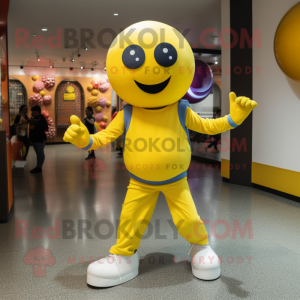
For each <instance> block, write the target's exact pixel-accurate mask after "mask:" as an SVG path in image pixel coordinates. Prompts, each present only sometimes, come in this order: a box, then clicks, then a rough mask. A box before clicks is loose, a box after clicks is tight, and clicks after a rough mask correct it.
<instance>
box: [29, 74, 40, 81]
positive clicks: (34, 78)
mask: <svg viewBox="0 0 300 300" xmlns="http://www.w3.org/2000/svg"><path fill="white" fill-rule="evenodd" d="M38 78H39V76H38V75H32V76H31V79H32V80H33V81H36V80H38Z"/></svg>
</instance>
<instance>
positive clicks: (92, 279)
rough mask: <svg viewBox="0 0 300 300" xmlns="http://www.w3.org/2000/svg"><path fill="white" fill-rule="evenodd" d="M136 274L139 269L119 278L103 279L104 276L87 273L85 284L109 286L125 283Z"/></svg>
mask: <svg viewBox="0 0 300 300" xmlns="http://www.w3.org/2000/svg"><path fill="white" fill-rule="evenodd" d="M138 274H139V270H136V271H134V272H131V273H130V274H128V275H126V276H124V277H121V279H120V278H118V279H105V278H100V277H97V276H94V275H90V274H87V284H89V285H91V286H95V287H110V286H115V285H119V284H122V283H125V282H127V281H129V280H131V279H133V278H135V277H136V276H138Z"/></svg>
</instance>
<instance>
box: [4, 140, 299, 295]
mask: <svg viewBox="0 0 300 300" xmlns="http://www.w3.org/2000/svg"><path fill="white" fill-rule="evenodd" d="M46 155H47V158H46V162H45V165H44V171H43V174H42V175H38V174H36V175H31V174H29V173H28V170H29V169H30V168H32V167H34V166H35V157H34V153H33V150H32V149H31V150H30V155H29V162H28V166H27V167H26V169H25V173H26V177H25V178H17V179H16V180H15V206H14V212H13V215H12V217H11V219H10V221H9V222H8V223H5V224H0V236H1V245H0V254H1V256H0V270H1V272H0V291H1V294H0V299H72V300H75V299H280V300H283V299H300V284H299V283H300V271H299V270H300V238H299V228H300V218H299V217H300V204H298V203H294V202H292V201H289V200H286V199H283V198H281V197H277V196H273V195H270V194H268V193H265V192H262V191H258V190H255V189H251V188H248V187H242V186H234V185H231V184H227V183H224V182H222V180H221V177H220V174H219V171H217V170H203V168H202V166H201V167H199V168H198V170H197V168H193V171H190V172H189V176H188V177H189V184H190V187H191V191H192V194H193V197H194V200H195V203H196V206H197V209H198V211H199V214H200V216H201V218H202V219H206V220H207V222H209V224H208V225H207V230H208V232H209V234H210V243H211V245H212V247H213V248H214V249H215V251H216V252H217V254H218V255H219V256H221V257H222V259H223V263H222V275H221V277H220V278H219V279H218V280H216V281H212V282H203V281H199V280H197V279H196V278H195V277H193V275H192V273H191V270H190V265H189V263H188V262H184V258H185V257H186V255H187V253H188V248H189V245H188V244H187V242H186V241H185V240H184V239H182V238H181V237H180V236H179V237H178V236H177V234H176V232H175V231H174V230H173V229H172V227H171V225H170V224H169V223H168V220H169V221H170V220H171V215H170V213H169V211H168V207H167V204H166V202H165V199H164V197H163V196H162V195H161V196H160V197H159V200H158V203H157V207H156V209H155V212H154V215H153V218H152V221H151V224H152V227H153V232H152V234H151V232H150V234H151V235H150V236H148V237H147V238H145V239H143V240H142V242H141V246H140V248H139V256H140V259H141V260H140V274H139V276H138V277H137V278H135V279H134V280H132V281H130V282H127V283H125V284H123V285H121V286H117V287H113V288H108V289H92V288H89V287H88V286H87V285H86V268H87V265H88V261H89V259H90V257H92V256H93V257H94V258H97V257H99V256H101V255H104V256H106V255H107V254H108V250H109V248H110V247H111V245H113V244H114V242H115V232H116V226H115V225H114V224H115V223H116V221H117V219H118V218H119V215H120V211H121V207H122V202H123V199H124V196H125V193H126V187H127V185H128V179H129V177H128V174H127V171H126V170H124V169H122V167H123V160H122V158H119V157H118V156H117V154H116V153H110V152H100V151H97V152H96V155H97V157H100V158H102V159H103V161H104V162H105V165H106V170H105V171H99V174H98V179H91V178H90V176H91V175H90V173H89V171H88V170H85V169H84V157H85V156H86V153H84V152H81V151H77V150H76V149H75V147H73V146H71V145H56V146H47V147H46ZM192 163H193V164H199V162H192ZM118 164H120V170H117V169H116V166H118ZM55 219H59V224H60V237H59V239H49V238H47V237H45V236H43V237H42V238H41V239H34V238H32V236H31V235H30V232H31V230H32V229H33V228H34V227H36V226H39V227H42V228H43V229H44V230H46V228H48V227H49V226H54V224H55ZM103 219H105V220H106V222H109V223H110V224H113V225H112V228H113V229H112V230H113V231H112V232H111V233H110V232H109V231H108V226H107V225H104V224H102V225H101V226H100V231H98V230H97V229H96V230H95V226H96V224H97V222H98V221H99V220H103ZM16 220H24V221H25V222H27V223H28V229H27V233H28V234H29V235H30V239H26V238H25V237H23V236H22V235H20V237H19V239H17V238H16V236H15V231H16V226H15V221H16ZM67 220H70V221H71V222H72V221H73V222H74V225H75V227H74V229H75V237H73V238H69V239H67V238H66V237H65V236H64V234H67V233H68V234H70V233H71V232H70V231H69V232H67V231H66V230H64V229H63V224H66V222H67ZM81 220H86V222H87V224H91V229H90V230H89V233H90V237H89V238H87V237H86V236H84V235H83V236H82V237H81V236H80V233H79V231H78V225H79V224H80V222H81ZM218 220H220V222H223V223H225V224H227V226H228V234H227V235H228V236H227V237H225V235H224V233H225V226H224V225H218V226H217V228H216V230H215V231H214V230H212V227H213V226H214V225H213V224H216V223H215V222H216V221H218ZM234 220H237V221H234ZM247 220H248V223H246V222H247ZM237 222H238V223H239V224H240V225H241V227H242V228H244V226H245V224H249V225H251V226H252V232H253V238H251V236H250V238H249V234H248V233H249V231H247V233H246V235H245V236H244V238H241V236H240V234H239V233H238V234H237V237H236V238H233V237H232V234H233V232H234V230H235V229H236V228H237V226H236V225H234V224H237ZM171 224H172V223H171ZM98 225H99V223H98ZM17 227H19V225H18V226H17ZM52 233H53V232H52ZM99 233H100V234H102V236H100V235H99ZM148 233H149V231H148ZM218 234H219V235H220V236H221V237H220V236H219V237H218ZM105 235H107V236H106V237H105ZM159 235H165V238H158V236H159ZM222 235H223V237H225V238H222ZM38 246H42V247H44V248H45V249H49V250H51V251H52V254H53V256H54V257H55V264H54V265H53V266H47V268H46V273H45V277H34V273H33V266H32V265H27V264H25V263H24V260H23V259H24V256H25V255H26V254H27V252H28V251H29V250H30V249H35V248H36V247H38ZM73 257H74V259H75V263H71V262H72V259H73ZM181 257H182V258H183V260H182V259H181ZM238 257H240V258H239V263H238V262H237V259H238ZM247 257H248V258H251V257H252V258H251V260H250V263H249V259H248V258H247ZM68 258H69V261H68ZM70 259H71V260H70ZM174 259H175V260H176V261H179V262H178V263H174ZM232 260H233V262H232ZM242 260H243V262H241V261H242ZM80 262H81V263H80ZM231 262H232V263H231Z"/></svg>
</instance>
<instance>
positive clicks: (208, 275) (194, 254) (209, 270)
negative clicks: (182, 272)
mask: <svg viewBox="0 0 300 300" xmlns="http://www.w3.org/2000/svg"><path fill="white" fill-rule="evenodd" d="M190 253H191V265H192V273H193V275H194V276H195V277H197V278H199V279H202V280H214V279H217V278H218V277H220V275H221V268H220V262H219V258H218V256H217V254H216V253H215V252H214V251H213V250H212V249H211V248H210V246H209V245H204V246H202V245H198V244H191V249H190Z"/></svg>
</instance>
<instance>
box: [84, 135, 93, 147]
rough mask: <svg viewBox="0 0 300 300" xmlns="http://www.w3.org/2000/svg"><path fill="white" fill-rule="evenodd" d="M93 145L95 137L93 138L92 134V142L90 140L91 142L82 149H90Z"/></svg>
mask: <svg viewBox="0 0 300 300" xmlns="http://www.w3.org/2000/svg"><path fill="white" fill-rule="evenodd" d="M92 145H93V139H92V137H91V136H90V142H89V144H88V145H87V146H86V147H84V148H81V149H82V150H88V149H90V148H91V147H92Z"/></svg>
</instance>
